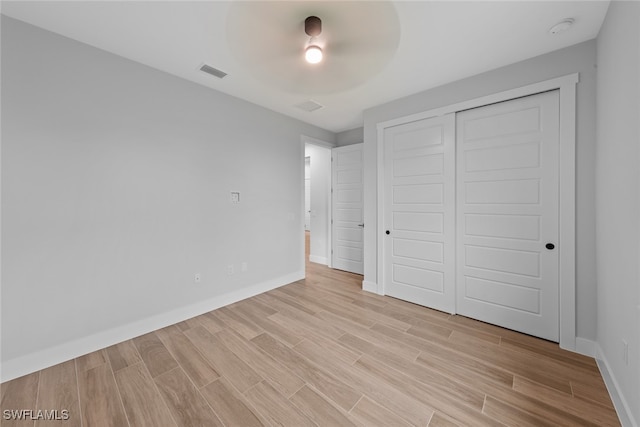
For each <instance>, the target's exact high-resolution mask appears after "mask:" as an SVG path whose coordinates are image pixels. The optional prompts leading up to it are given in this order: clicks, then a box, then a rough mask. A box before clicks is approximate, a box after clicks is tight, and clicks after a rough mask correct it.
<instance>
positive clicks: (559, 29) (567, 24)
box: [549, 18, 576, 34]
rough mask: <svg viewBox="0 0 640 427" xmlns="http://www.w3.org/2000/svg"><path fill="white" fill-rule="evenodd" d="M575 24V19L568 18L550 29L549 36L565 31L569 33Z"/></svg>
mask: <svg viewBox="0 0 640 427" xmlns="http://www.w3.org/2000/svg"><path fill="white" fill-rule="evenodd" d="M574 22H576V21H575V19H573V18H567V19H565V20H563V21H561V22H558V23H557V24H556V25H554V26H553V27H551V28H549V34H558V33H561V32H563V31H567V30H568V29H569V28H571V26H572V25H573V23H574Z"/></svg>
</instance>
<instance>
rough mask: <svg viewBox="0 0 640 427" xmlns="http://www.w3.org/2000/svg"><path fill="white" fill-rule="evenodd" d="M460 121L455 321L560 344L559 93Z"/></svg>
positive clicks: (505, 104) (471, 113) (500, 105)
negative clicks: (479, 323)
mask: <svg viewBox="0 0 640 427" xmlns="http://www.w3.org/2000/svg"><path fill="white" fill-rule="evenodd" d="M456 122H457V126H456V140H457V141H456V145H457V178H456V180H457V207H456V210H457V222H458V225H457V244H456V246H457V290H456V294H457V312H458V313H459V314H461V315H464V316H468V317H472V318H475V319H479V320H482V321H486V322H489V323H493V324H496V325H500V326H504V327H506V328H509V329H514V330H517V331H520V332H524V333H527V334H530V335H535V336H538V337H542V338H545V339H549V340H552V341H558V339H559V324H558V317H559V313H558V310H559V293H558V249H557V248H556V247H555V246H557V245H558V213H559V211H558V173H559V171H558V152H559V101H558V91H553V92H546V93H542V94H538V95H532V96H527V97H524V98H519V99H515V100H511V101H506V102H501V103H498V104H494V105H489V106H485V107H480V108H476V109H472V110H468V111H464V112H461V113H458V114H457V117H456Z"/></svg>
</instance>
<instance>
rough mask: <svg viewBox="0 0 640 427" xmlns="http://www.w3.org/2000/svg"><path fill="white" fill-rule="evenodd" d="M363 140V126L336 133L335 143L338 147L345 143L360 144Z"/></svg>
mask: <svg viewBox="0 0 640 427" xmlns="http://www.w3.org/2000/svg"><path fill="white" fill-rule="evenodd" d="M363 141H364V128H355V129H351V130H345V131H343V132H339V133H337V134H336V144H337V145H338V147H344V146H345V145H353V144H360V143H361V142H363Z"/></svg>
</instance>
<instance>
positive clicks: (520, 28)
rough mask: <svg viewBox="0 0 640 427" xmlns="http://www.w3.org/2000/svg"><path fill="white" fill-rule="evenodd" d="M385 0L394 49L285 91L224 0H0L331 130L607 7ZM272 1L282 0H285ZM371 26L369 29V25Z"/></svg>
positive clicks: (76, 34)
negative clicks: (234, 41) (344, 75)
mask: <svg viewBox="0 0 640 427" xmlns="http://www.w3.org/2000/svg"><path fill="white" fill-rule="evenodd" d="M293 3H294V2H291V4H292V5H293ZM315 3H318V2H315ZM391 3H393V5H394V6H395V9H396V12H397V19H398V21H399V24H400V39H399V44H398V46H397V50H396V51H395V55H393V56H392V57H391V59H390V61H389V62H388V63H387V64H386V66H384V67H383V68H382V70H381V71H379V72H377V74H376V73H374V75H372V76H369V77H368V79H367V80H366V81H364V82H363V83H361V84H359V85H358V86H356V87H351V88H347V89H344V90H341V91H338V92H333V93H317V94H313V93H301V92H300V91H299V92H298V93H294V92H291V91H287V90H284V89H282V88H281V87H282V86H281V85H277V84H270V82H269V79H268V78H256V76H255V75H254V74H253V73H252V72H251V70H249V69H247V67H246V66H244V65H243V64H242V63H241V61H239V60H238V59H236V56H237V55H234V54H233V53H232V51H231V50H232V49H231V48H230V44H229V42H228V40H229V39H228V34H230V33H229V32H228V29H227V20H228V16H229V12H230V11H233V7H235V6H236V5H234V4H233V2H228V1H193V2H188V1H172V2H170V1H135V2H134V1H101V2H98V1H67V2H58V1H43V2H36V1H2V13H3V14H5V15H7V16H10V17H12V18H16V19H19V20H22V21H25V22H28V23H30V24H33V25H36V26H38V27H42V28H45V29H47V30H50V31H53V32H55V33H58V34H62V35H64V36H67V37H70V38H72V39H75V40H79V41H81V42H84V43H87V44H89V45H92V46H95V47H97V48H100V49H104V50H106V51H108V52H112V53H115V54H117V55H120V56H123V57H125V58H129V59H131V60H134V61H137V62H140V63H142V64H145V65H148V66H151V67H153V68H156V69H159V70H162V71H166V72H168V73H171V74H174V75H176V76H179V77H182V78H184V79H187V80H190V81H193V82H196V83H199V84H201V85H203V86H206V87H210V88H213V89H216V90H219V91H221V92H225V93H227V94H230V95H233V96H236V97H239V98H242V99H245V100H247V101H250V102H253V103H255V104H258V105H261V106H264V107H266V108H269V109H271V110H275V111H278V112H280V113H283V114H286V115H288V116H291V117H294V118H297V119H300V120H303V121H305V122H308V123H311V124H314V125H316V126H319V127H321V128H324V129H327V130H330V131H333V132H340V131H343V130H348V129H352V128H356V127H359V126H362V111H363V110H365V109H367V108H370V107H373V106H376V105H379V104H382V103H384V102H387V101H391V100H393V99H397V98H400V97H403V96H406V95H410V94H413V93H416V92H419V91H422V90H426V89H429V88H432V87H436V86H440V85H442V84H445V83H448V82H452V81H455V80H459V79H462V78H465V77H468V76H472V75H475V74H478V73H481V72H484V71H488V70H491V69H494V68H498V67H501V66H504V65H508V64H511V63H514V62H518V61H521V60H524V59H527V58H531V57H533V56H537V55H541V54H544V53H546V52H550V51H554V50H557V49H561V48H563V47H566V46H570V45H573V44H576V43H580V42H582V41H586V40H590V39H593V38H595V37H596V36H597V35H598V31H599V30H600V26H601V25H602V22H603V20H604V17H605V14H606V11H607V8H608V5H609V2H608V1H566V2H565V1H497V2H489V1H469V2H462V1H404V2H396V1H394V2H391ZM274 4H275V2H274ZM371 4H372V5H373V3H371ZM245 6H246V5H245ZM334 6H335V3H334ZM278 7H285V8H286V7H287V2H280V3H279V6H278ZM348 13H351V14H352V15H351V16H345V17H344V20H345V22H348V21H350V20H351V21H352V22H355V21H362V20H364V19H366V17H365V16H362V15H361V14H360V15H359V14H354V13H353V12H348V11H347V12H345V14H348ZM565 18H573V19H575V24H574V26H573V27H572V28H571V29H570V30H569V31H567V32H564V33H560V34H557V35H555V36H554V35H551V34H549V33H548V30H549V28H550V27H552V26H553V25H554V24H556V23H558V22H559V21H561V20H563V19H565ZM234 25H235V24H234ZM278 28H279V27H276V31H277V29H278ZM231 30H233V29H231ZM371 31H372V32H375V25H374V24H371ZM247 34H251V31H247ZM248 42H251V40H248ZM203 63H207V64H209V65H211V66H213V67H215V68H218V69H220V70H223V71H225V72H226V73H228V76H227V77H225V78H224V79H222V80H220V79H217V78H215V77H212V76H209V75H206V74H203V73H202V72H200V71H199V70H198V69H199V67H200V66H201V65H202V64H203ZM309 99H313V100H314V101H316V102H318V103H320V104H322V105H323V106H324V108H322V109H320V110H316V111H313V112H310V113H309V112H305V111H301V110H299V109H298V108H296V107H295V106H294V105H295V104H299V103H301V102H304V101H307V100H309Z"/></svg>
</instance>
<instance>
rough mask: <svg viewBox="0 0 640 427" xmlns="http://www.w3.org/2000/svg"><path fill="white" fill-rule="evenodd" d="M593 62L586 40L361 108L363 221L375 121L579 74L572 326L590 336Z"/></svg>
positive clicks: (371, 274)
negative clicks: (574, 324)
mask: <svg viewBox="0 0 640 427" xmlns="http://www.w3.org/2000/svg"><path fill="white" fill-rule="evenodd" d="M595 64H596V42H595V40H591V41H588V42H584V43H581V44H578V45H575V46H572V47H569V48H565V49H561V50H558V51H555V52H551V53H548V54H545V55H542V56H538V57H535V58H532V59H529V60H526V61H522V62H518V63H515V64H512V65H509V66H506V67H502V68H498V69H496V70H493V71H489V72H486V73H483V74H479V75H476V76H473V77H470V78H467V79H463V80H459V81H457V82H454V83H450V84H447V85H444V86H440V87H437V88H434V89H430V90H427V91H425V92H420V93H418V94H415V95H411V96H408V97H405V98H401V99H398V100H396V101H392V102H389V103H387V104H383V105H380V106H378V107H375V108H371V109H369V110H366V111H365V112H364V147H365V148H364V151H365V152H364V158H365V178H364V179H365V187H364V205H365V210H364V214H365V218H364V222H365V223H367V224H376V223H377V211H376V207H377V196H378V193H377V187H376V180H377V178H376V177H377V171H376V167H377V163H376V154H377V144H378V141H377V134H376V124H377V123H379V122H383V121H386V120H390V119H394V118H398V117H403V116H406V115H409V114H414V113H418V112H422V111H426V110H430V109H434V108H438V107H442V106H447V105H451V104H455V103H457V102H462V101H466V100H470V99H474V98H478V97H481V96H484V95H489V94H492V93H496V92H500V91H504V90H508V89H513V88H517V87H521V86H525V85H528V84H532V83H537V82H540V81H544V80H548V79H551V78H554V77H559V76H564V75H567V74H572V73H576V72H579V73H580V83H578V86H577V154H576V155H577V160H576V163H577V165H576V169H577V192H576V197H577V219H576V221H577V224H576V226H577V254H576V256H577V297H576V298H577V302H576V304H577V307H576V310H577V313H576V316H577V324H576V327H577V334H578V336H579V337H582V338H586V339H589V340H595V338H596V316H595V315H594V313H595V312H596V281H595V275H596V271H595V233H594V230H595V212H594V211H595V208H594V206H595V205H594V203H595V202H594V197H595V193H594V173H595V172H594V164H595V157H594V156H595V117H596V112H595V102H596V97H595V94H596V82H595V79H596V68H595ZM376 230H377V227H368V228H367V229H365V236H364V238H365V241H364V243H365V245H364V246H365V255H364V259H365V263H364V275H365V278H364V279H365V281H366V282H371V283H377V280H378V278H377V277H376V274H377V271H376V252H377V246H376V245H377V242H376V238H377V235H376Z"/></svg>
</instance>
